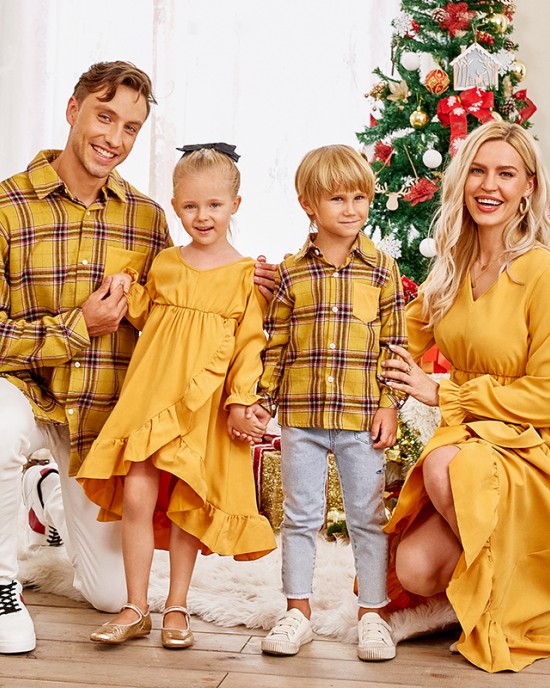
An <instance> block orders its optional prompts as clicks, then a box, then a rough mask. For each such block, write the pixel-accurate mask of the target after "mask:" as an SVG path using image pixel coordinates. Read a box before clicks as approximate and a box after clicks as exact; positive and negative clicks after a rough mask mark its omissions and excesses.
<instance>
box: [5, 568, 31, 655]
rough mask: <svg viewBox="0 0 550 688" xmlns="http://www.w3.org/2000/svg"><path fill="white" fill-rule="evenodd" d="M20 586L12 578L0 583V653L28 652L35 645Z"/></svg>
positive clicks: (29, 617)
mask: <svg viewBox="0 0 550 688" xmlns="http://www.w3.org/2000/svg"><path fill="white" fill-rule="evenodd" d="M22 589H23V588H22V586H21V583H20V582H19V581H16V580H13V581H11V583H8V584H7V585H1V584H0V653H2V654H14V653H16V652H30V651H31V650H34V648H35V647H36V636H35V634H34V625H33V622H32V619H31V616H30V614H29V612H28V611H27V608H26V607H25V603H24V602H23V595H22Z"/></svg>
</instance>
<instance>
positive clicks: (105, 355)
mask: <svg viewBox="0 0 550 688" xmlns="http://www.w3.org/2000/svg"><path fill="white" fill-rule="evenodd" d="M58 154H59V153H58V151H42V152H40V153H39V154H38V155H37V156H36V157H35V158H34V160H33V161H32V162H31V163H30V165H29V167H28V168H27V170H26V172H23V173H21V174H17V175H15V176H13V177H11V178H10V179H7V180H5V181H4V182H1V183H0V280H1V297H0V375H2V376H3V377H5V378H7V379H8V380H9V381H10V382H12V383H13V384H14V385H16V386H17V387H18V388H19V389H20V390H22V391H23V393H24V394H25V395H26V396H27V398H28V399H29V401H30V402H31V404H32V406H33V410H34V412H35V414H36V416H37V417H38V418H39V419H41V420H44V421H48V422H54V423H67V424H68V427H69V433H70V436H71V469H70V472H71V473H72V474H74V473H76V470H77V469H78V466H79V464H80V462H81V461H82V459H83V458H84V456H85V454H86V453H87V451H88V449H89V448H90V446H91V444H92V442H93V440H94V439H95V437H96V436H97V434H98V432H99V430H100V429H101V427H102V426H103V423H104V422H105V420H106V418H107V416H108V414H109V412H110V411H111V409H112V408H113V406H114V404H115V402H116V400H117V398H118V394H119V392H120V387H121V385H122V382H123V379H124V374H125V372H126V368H127V366H128V362H129V360H130V356H131V355H132V351H133V349H134V346H135V343H136V338H137V334H138V333H137V332H136V330H135V329H134V328H133V327H132V326H131V325H130V324H129V323H128V322H127V321H126V320H123V321H122V322H121V324H120V326H119V328H118V331H117V332H116V333H114V334H110V335H105V336H103V337H93V338H92V339H90V337H89V336H88V331H87V328H86V323H85V321H84V317H83V315H82V310H81V308H80V306H81V305H82V304H83V303H84V301H85V300H86V299H87V298H88V297H89V296H90V294H91V293H92V292H93V291H95V290H96V289H97V288H98V287H99V286H100V285H101V282H102V280H103V277H104V275H108V274H111V273H113V272H120V271H121V270H122V269H123V268H125V267H132V268H134V269H135V270H137V271H138V273H139V274H140V281H142V282H143V281H144V280H145V278H146V276H147V271H148V270H149V267H150V265H151V262H152V260H153V258H154V257H155V256H156V254H157V253H158V252H159V251H160V249H162V248H164V247H165V246H166V245H167V242H168V241H169V239H168V229H167V225H166V218H165V215H164V212H163V210H162V209H161V208H160V206H159V205H157V204H156V203H155V202H154V201H152V200H151V199H150V198H148V197H147V196H145V195H143V194H141V193H140V192H138V191H137V190H136V189H134V188H133V187H132V186H131V185H130V184H128V183H127V182H126V181H124V180H123V179H122V178H121V177H120V175H119V174H118V173H117V172H116V171H113V172H112V173H111V174H110V176H109V178H108V180H107V182H106V184H105V186H104V187H103V189H102V193H101V194H100V197H99V198H98V200H97V201H95V202H94V203H93V204H92V205H90V206H89V207H88V208H86V207H85V206H84V205H83V204H82V203H80V202H79V201H78V200H77V199H75V198H74V197H73V196H72V195H71V194H70V192H69V191H68V190H67V188H66V187H65V185H64V183H63V182H62V181H61V179H60V178H59V177H58V176H57V173H56V172H55V170H54V168H53V167H52V166H51V165H50V162H51V161H52V160H53V159H55V157H56V156H57V155H58Z"/></svg>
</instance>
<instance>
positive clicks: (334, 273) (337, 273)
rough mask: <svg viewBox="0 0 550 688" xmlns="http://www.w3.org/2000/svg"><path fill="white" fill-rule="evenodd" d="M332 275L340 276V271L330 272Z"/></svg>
mask: <svg viewBox="0 0 550 688" xmlns="http://www.w3.org/2000/svg"><path fill="white" fill-rule="evenodd" d="M332 276H333V277H340V273H339V272H333V273H332Z"/></svg>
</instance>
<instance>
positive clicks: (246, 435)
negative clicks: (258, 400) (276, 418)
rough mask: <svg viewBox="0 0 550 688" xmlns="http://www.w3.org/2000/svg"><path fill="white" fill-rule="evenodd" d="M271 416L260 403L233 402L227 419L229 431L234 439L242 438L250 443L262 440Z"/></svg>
mask: <svg viewBox="0 0 550 688" xmlns="http://www.w3.org/2000/svg"><path fill="white" fill-rule="evenodd" d="M270 418H271V414H270V413H269V411H266V410H265V409H264V408H263V406H260V404H252V405H251V406H244V405H242V404H231V406H230V407H229V417H228V419H227V431H228V432H229V437H231V439H232V440H241V441H242V442H248V444H255V443H256V442H260V441H261V439H262V437H263V436H264V434H265V429H266V427H267V424H268V422H269V420H270Z"/></svg>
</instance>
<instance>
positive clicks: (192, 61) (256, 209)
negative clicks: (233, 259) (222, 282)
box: [0, 0, 550, 261]
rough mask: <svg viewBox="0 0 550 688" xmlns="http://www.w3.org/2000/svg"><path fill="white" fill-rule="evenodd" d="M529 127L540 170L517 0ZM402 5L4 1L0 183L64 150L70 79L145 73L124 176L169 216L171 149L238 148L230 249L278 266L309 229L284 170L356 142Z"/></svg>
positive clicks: (536, 40)
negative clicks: (118, 66) (116, 70)
mask: <svg viewBox="0 0 550 688" xmlns="http://www.w3.org/2000/svg"><path fill="white" fill-rule="evenodd" d="M517 5H518V11H517V14H516V18H515V21H514V26H515V34H514V38H515V40H516V41H517V42H518V43H519V45H520V50H519V52H518V57H519V58H520V59H522V60H523V61H524V62H525V63H526V64H527V67H528V76H527V79H526V81H525V83H524V84H523V85H526V86H527V87H528V92H529V95H530V97H531V98H532V99H533V100H534V101H535V103H536V104H537V105H538V107H539V112H537V113H536V115H535V116H534V118H533V122H534V123H535V128H534V129H533V130H532V131H533V132H534V133H536V134H537V135H538V137H539V139H540V143H541V146H542V148H543V150H544V151H545V155H546V159H547V160H548V161H549V162H550V145H549V134H550V130H549V128H548V119H549V117H550V109H549V108H550V94H549V93H548V89H547V88H546V84H545V62H546V60H545V57H544V53H543V46H544V45H545V38H546V36H543V31H544V29H545V27H546V26H547V25H548V21H547V20H548V18H549V17H550V7H549V6H548V3H547V2H545V1H544V0H517ZM399 7H400V2H399V0H340V2H335V1H334V0H94V2H86V1H85V0H0V94H1V96H0V97H1V103H2V107H0V132H1V135H2V146H1V149H0V150H1V153H0V178H5V177H7V176H9V175H10V174H13V173H14V172H16V171H19V170H21V169H24V168H25V167H26V165H27V164H28V162H29V161H30V160H31V159H32V157H33V156H34V155H35V153H36V152H37V151H38V150H39V149H41V148H50V147H52V148H55V147H57V148H61V147H63V145H64V143H65V140H66V136H67V131H68V127H67V124H66V122H65V106H66V103H67V100H68V97H69V96H70V94H71V93H72V89H73V86H74V84H75V82H76V81H77V79H78V77H79V76H80V74H81V73H82V72H83V71H85V70H86V69H87V68H88V67H89V65H91V64H92V63H94V62H97V61H101V60H115V59H124V60H129V61H131V62H134V63H135V64H137V65H138V66H139V67H141V68H142V69H144V70H145V71H146V72H148V73H149V74H150V75H151V76H152V78H153V82H154V84H155V93H156V96H157V100H158V105H157V106H155V107H154V109H153V114H152V116H151V117H150V119H149V121H148V123H147V125H146V127H145V128H144V129H143V130H142V132H141V134H140V136H139V139H138V141H137V143H136V146H135V148H134V151H133V152H132V154H131V156H130V158H129V159H128V160H127V161H126V162H125V163H124V165H123V166H122V167H121V168H120V171H121V173H122V174H123V175H124V176H125V177H126V178H127V179H128V180H129V181H131V182H132V183H133V184H134V185H135V186H137V187H138V188H140V189H141V190H142V191H145V192H147V193H150V194H151V195H152V196H153V197H154V198H156V199H157V200H158V201H159V202H160V203H161V204H162V205H163V207H164V208H165V209H166V210H167V214H168V218H169V223H170V227H171V231H172V235H173V237H174V240H175V241H176V242H179V241H183V240H184V237H183V235H182V232H181V231H180V229H179V222H178V220H177V218H176V217H175V216H174V215H173V213H172V210H171V208H170V203H169V201H170V196H171V193H170V192H171V189H170V177H171V172H172V168H173V166H174V164H175V162H176V160H177V157H178V153H177V151H175V150H174V149H175V147H176V146H177V145H182V144H183V143H202V142H205V141H214V140H222V141H224V140H225V141H227V142H229V143H235V144H236V145H237V150H238V151H239V152H240V153H241V155H242V159H241V161H240V162H239V167H240V169H241V173H242V178H243V183H242V195H243V204H242V206H241V209H240V210H239V213H238V216H237V218H238V219H237V228H236V229H237V233H236V239H235V241H236V244H237V247H238V248H239V250H241V251H242V252H243V253H245V254H248V255H253V256H256V255H258V254H259V253H265V254H266V255H267V257H268V259H270V260H273V261H278V260H280V259H281V258H282V256H283V254H284V253H285V252H287V251H294V250H296V249H297V248H298V247H299V246H300V245H301V244H302V242H303V240H304V237H305V235H306V232H307V226H308V223H307V218H306V217H305V215H304V214H303V212H302V211H301V210H300V208H299V207H298V204H297V201H296V198H295V193H294V185H293V177H294V171H295V169H296V167H297V165H298V163H299V161H300V159H301V158H302V156H303V155H304V154H305V153H306V152H307V151H308V150H310V149H311V148H313V147H316V146H319V145H324V144H327V143H348V144H350V145H352V146H357V145H358V143H357V140H356V137H355V132H356V131H359V130H361V129H362V128H363V127H364V125H365V124H366V122H367V121H368V115H369V109H368V103H367V101H366V100H365V99H364V98H363V93H364V92H365V91H367V90H368V89H369V87H370V86H371V85H372V83H373V82H374V80H375V79H374V78H373V76H372V69H373V68H374V67H375V66H379V67H381V69H382V70H383V71H387V70H389V68H390V39H391V25H390V22H391V19H392V18H393V17H395V16H396V14H397V13H398V11H399Z"/></svg>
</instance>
